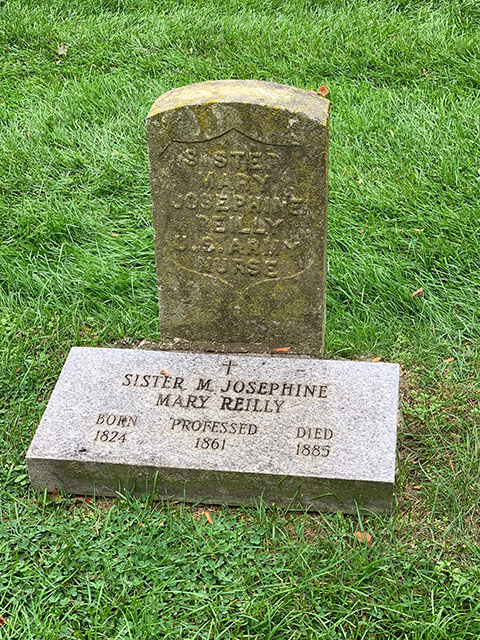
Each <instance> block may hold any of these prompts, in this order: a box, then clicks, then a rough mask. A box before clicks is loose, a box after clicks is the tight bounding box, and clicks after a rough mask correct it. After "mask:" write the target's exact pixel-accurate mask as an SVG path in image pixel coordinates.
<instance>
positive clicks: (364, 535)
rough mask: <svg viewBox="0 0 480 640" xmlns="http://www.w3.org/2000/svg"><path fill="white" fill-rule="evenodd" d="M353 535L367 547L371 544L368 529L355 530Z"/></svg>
mask: <svg viewBox="0 0 480 640" xmlns="http://www.w3.org/2000/svg"><path fill="white" fill-rule="evenodd" d="M355 537H356V538H357V539H358V540H360V542H366V543H367V547H371V546H372V536H371V534H370V533H368V531H355Z"/></svg>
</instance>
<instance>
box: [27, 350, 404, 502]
mask: <svg viewBox="0 0 480 640" xmlns="http://www.w3.org/2000/svg"><path fill="white" fill-rule="evenodd" d="M398 382H399V367H398V365H394V364H385V363H366V362H342V361H322V360H313V359H302V358H278V357H277V358H272V357H261V356H245V355H235V356H233V355H226V354H225V355H218V354H216V355H213V354H194V353H176V352H173V351H131V350H123V349H98V348H86V347H74V348H73V349H72V350H71V352H70V355H69V357H68V359H67V362H66V364H65V366H64V368H63V371H62V373H61V375H60V378H59V380H58V383H57V386H56V387H55V390H54V392H53V394H52V397H51V399H50V402H49V403H48V406H47V409H46V411H45V414H44V416H43V418H42V421H41V423H40V426H39V427H38V429H37V432H36V434H35V437H34V439H33V442H32V444H31V446H30V449H29V451H28V454H27V464H28V469H29V473H30V477H31V480H32V482H33V484H34V486H36V487H38V488H41V489H44V488H47V489H48V490H53V489H54V488H57V487H60V488H63V489H65V490H66V491H68V492H71V493H80V494H85V493H96V494H99V495H115V494H116V492H117V491H118V490H120V491H123V490H133V491H135V492H137V493H143V492H147V493H150V494H153V495H154V496H155V497H156V498H172V499H176V500H188V501H193V502H195V501H202V502H206V503H209V502H210V503H228V504H241V503H249V502H251V501H254V500H256V499H259V498H260V497H262V498H263V499H264V500H265V501H266V502H269V503H271V502H274V503H275V504H279V505H283V506H291V507H293V508H295V507H298V506H301V507H310V508H312V509H315V510H342V511H347V512H355V511H356V508H357V504H358V505H359V507H360V508H365V509H370V510H372V511H375V512H378V513H380V512H385V511H389V509H390V507H391V499H392V492H393V484H394V472H395V447H396V425H397V403H398Z"/></svg>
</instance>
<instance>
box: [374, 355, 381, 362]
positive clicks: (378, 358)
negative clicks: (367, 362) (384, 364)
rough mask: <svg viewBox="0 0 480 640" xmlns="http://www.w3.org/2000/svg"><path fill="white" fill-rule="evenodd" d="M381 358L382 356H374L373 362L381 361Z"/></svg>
mask: <svg viewBox="0 0 480 640" xmlns="http://www.w3.org/2000/svg"><path fill="white" fill-rule="evenodd" d="M381 359H382V356H377V357H376V358H373V360H372V362H380V360H381Z"/></svg>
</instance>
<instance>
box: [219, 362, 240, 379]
mask: <svg viewBox="0 0 480 640" xmlns="http://www.w3.org/2000/svg"><path fill="white" fill-rule="evenodd" d="M236 366H237V365H236V364H235V362H232V361H231V360H229V361H228V362H224V363H223V364H222V367H227V376H228V375H230V369H231V368H232V367H236Z"/></svg>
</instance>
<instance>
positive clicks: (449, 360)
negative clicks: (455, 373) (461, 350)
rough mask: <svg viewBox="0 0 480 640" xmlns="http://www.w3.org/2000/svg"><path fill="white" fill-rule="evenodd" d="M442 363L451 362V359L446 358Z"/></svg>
mask: <svg viewBox="0 0 480 640" xmlns="http://www.w3.org/2000/svg"><path fill="white" fill-rule="evenodd" d="M444 362H453V358H446V359H445V360H444Z"/></svg>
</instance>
